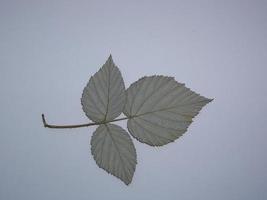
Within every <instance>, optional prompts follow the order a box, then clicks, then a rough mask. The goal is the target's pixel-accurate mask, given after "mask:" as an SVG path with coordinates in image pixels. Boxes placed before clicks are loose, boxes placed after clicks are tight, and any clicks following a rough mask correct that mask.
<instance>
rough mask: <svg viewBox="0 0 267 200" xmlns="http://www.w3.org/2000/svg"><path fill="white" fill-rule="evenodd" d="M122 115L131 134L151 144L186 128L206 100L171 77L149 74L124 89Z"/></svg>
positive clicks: (166, 140)
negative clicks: (125, 100)
mask: <svg viewBox="0 0 267 200" xmlns="http://www.w3.org/2000/svg"><path fill="white" fill-rule="evenodd" d="M126 96H127V102H126V105H125V107H124V111H123V112H124V114H125V115H126V116H127V117H128V118H130V119H129V120H128V123H127V126H128V130H129V132H130V133H131V135H132V136H133V137H135V138H136V139H137V140H139V141H140V142H143V143H146V144H149V145H151V146H162V145H165V144H167V143H169V142H172V141H174V140H175V139H177V138H178V137H180V136H181V135H182V134H183V133H185V132H186V131H187V128H188V126H189V125H190V124H191V123H192V118H194V117H195V116H196V115H197V114H198V113H199V111H200V110H201V109H202V107H203V106H205V105H206V104H207V103H208V102H210V101H211V99H207V98H205V97H203V96H200V95H199V94H197V93H195V92H193V91H191V90H190V89H188V88H186V87H185V86H184V84H181V83H178V82H177V81H175V80H174V78H172V77H166V76H150V77H144V78H141V79H139V80H138V81H136V82H134V83H133V84H132V85H131V86H130V87H129V88H128V89H127V91H126Z"/></svg>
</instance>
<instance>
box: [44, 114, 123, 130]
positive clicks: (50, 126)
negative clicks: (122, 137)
mask: <svg viewBox="0 0 267 200" xmlns="http://www.w3.org/2000/svg"><path fill="white" fill-rule="evenodd" d="M126 119H128V117H123V118H119V119H114V120H110V121H105V122H92V123H86V124H74V125H54V124H48V123H47V122H46V119H45V115H44V114H42V121H43V125H44V127H45V128H57V129H67V128H81V127H87V126H95V125H100V124H106V123H109V122H116V121H122V120H126Z"/></svg>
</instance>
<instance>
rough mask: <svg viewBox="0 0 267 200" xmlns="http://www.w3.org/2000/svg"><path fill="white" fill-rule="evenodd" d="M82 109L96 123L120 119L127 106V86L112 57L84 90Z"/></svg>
mask: <svg viewBox="0 0 267 200" xmlns="http://www.w3.org/2000/svg"><path fill="white" fill-rule="evenodd" d="M81 103H82V108H83V111H84V112H85V114H86V115H87V117H88V118H89V119H91V120H92V121H94V122H102V123H105V122H109V121H111V120H113V119H115V118H116V117H118V116H119V115H120V114H121V112H122V110H123V107H124V105H125V86H124V82H123V78H122V76H121V73H120V70H119V69H118V67H117V66H116V65H115V64H114V62H113V60H112V57H111V55H110V56H109V58H108V60H107V61H106V63H105V64H104V65H103V66H102V68H101V69H100V70H99V71H98V72H97V73H95V74H94V76H92V77H91V78H90V80H89V82H88V84H87V85H86V87H85V88H84V90H83V93H82V98H81Z"/></svg>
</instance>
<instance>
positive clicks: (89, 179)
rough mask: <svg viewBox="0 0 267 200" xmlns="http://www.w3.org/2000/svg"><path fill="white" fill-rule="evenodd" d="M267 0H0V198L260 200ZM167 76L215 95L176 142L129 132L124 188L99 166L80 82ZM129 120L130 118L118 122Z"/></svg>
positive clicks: (266, 194) (265, 146) (265, 176)
mask: <svg viewBox="0 0 267 200" xmlns="http://www.w3.org/2000/svg"><path fill="white" fill-rule="evenodd" d="M266 10H267V2H266V1H264V0H262V1H260V0H253V1H252V0H250V1H245V0H244V1H241V0H240V1H235V0H229V1H227V0H226V1H190V0H183V1H182V0H181V1H85V0H79V1H77V0H76V1H67V0H61V1H55V0H53V1H52V0H51V1H49V0H46V1H41V0H32V1H27V0H24V1H19V0H17V1H12V0H6V1H4V0H0V199H1V200H2V199H3V200H14V199H21V200H35V199H38V200H47V199H49V200H54V199H55V200H60V199H64V200H71V199H77V200H85V199H86V200H88V199H109V200H113V199H114V200H124V199H138V200H142V199H144V200H150V199H151V200H152V199H153V200H157V199H171V200H172V199H173V200H174V199H182V200H195V199H203V200H209V199H210V200H214V199H216V200H225V199H227V200H237V199H240V200H241V199H242V200H246V199H247V200H251V199H257V200H258V199H259V200H264V199H267V191H266V188H267V160H266V151H267V142H266V140H267V136H266V130H267V118H266V112H267V106H266V102H267V84H266V81H265V77H266V74H267V70H266V64H267V12H266ZM110 53H111V54H112V55H113V59H114V61H115V63H116V64H117V65H118V66H119V68H120V70H121V72H122V75H123V77H124V81H125V84H126V87H128V86H129V85H130V84H131V83H132V82H134V81H136V80H137V79H139V78H140V77H142V76H144V75H153V74H160V75H169V76H174V77H175V78H176V80H177V81H179V82H183V83H186V86H187V87H190V88H191V89H192V90H194V91H196V92H198V93H201V94H202V95H204V96H206V97H208V98H214V99H215V100H214V101H213V102H212V103H210V104H208V105H207V106H206V107H205V108H204V109H203V110H202V111H201V113H200V114H199V115H198V116H197V117H196V118H195V121H194V122H193V124H192V125H191V126H190V128H189V130H188V132H187V133H186V134H185V135H184V136H183V137H181V138H180V139H178V140H177V141H176V142H174V143H172V144H169V145H166V146H164V147H160V148H152V147H149V146H147V145H144V144H140V143H139V142H137V141H136V140H134V143H135V146H136V149H137V156H138V165H137V168H136V172H135V175H134V178H133V182H132V183H131V184H130V185H129V186H125V185H124V184H123V183H122V182H121V181H119V180H118V179H116V178H115V177H113V176H111V175H108V174H107V173H106V172H105V171H103V170H102V169H100V168H98V167H97V165H96V163H95V161H94V160H93V158H92V156H91V153H90V145H89V140H90V137H91V135H92V133H93V131H94V130H95V127H90V128H81V129H72V130H53V129H45V128H44V127H43V126H42V122H41V113H45V114H46V116H47V120H48V122H51V123H57V124H73V123H85V122H87V121H88V119H87V118H86V117H85V115H84V113H83V112H82V109H81V105H80V97H81V93H82V90H83V87H84V86H85V85H86V83H87V81H88V80H89V78H90V76H91V75H93V74H94V73H95V72H96V71H97V70H98V69H99V68H100V67H101V66H102V64H104V62H105V61H106V59H107V57H108V56H109V54H110ZM119 124H121V125H122V126H123V127H125V125H126V123H125V122H121V123H119Z"/></svg>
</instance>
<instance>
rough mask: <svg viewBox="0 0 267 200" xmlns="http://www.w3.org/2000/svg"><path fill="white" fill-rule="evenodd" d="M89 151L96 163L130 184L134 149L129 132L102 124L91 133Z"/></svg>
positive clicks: (134, 163)
mask: <svg viewBox="0 0 267 200" xmlns="http://www.w3.org/2000/svg"><path fill="white" fill-rule="evenodd" d="M91 151H92V155H93V156H94V159H95V161H96V163H97V165H98V166H99V167H100V168H103V169H104V170H106V171H107V172H108V173H111V174H112V175H114V176H116V177H118V178H119V179H121V180H122V181H123V182H124V183H125V184H126V185H128V184H130V183H131V181H132V177H133V174H134V171H135V166H136V163H137V161H136V151H135V147H134V144H133V142H132V139H131V138H130V136H129V134H128V133H127V132H126V131H125V130H124V129H122V128H121V127H120V126H118V125H114V124H103V125H100V126H99V127H98V128H97V129H96V131H95V132H94V133H93V136H92V139H91Z"/></svg>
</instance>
